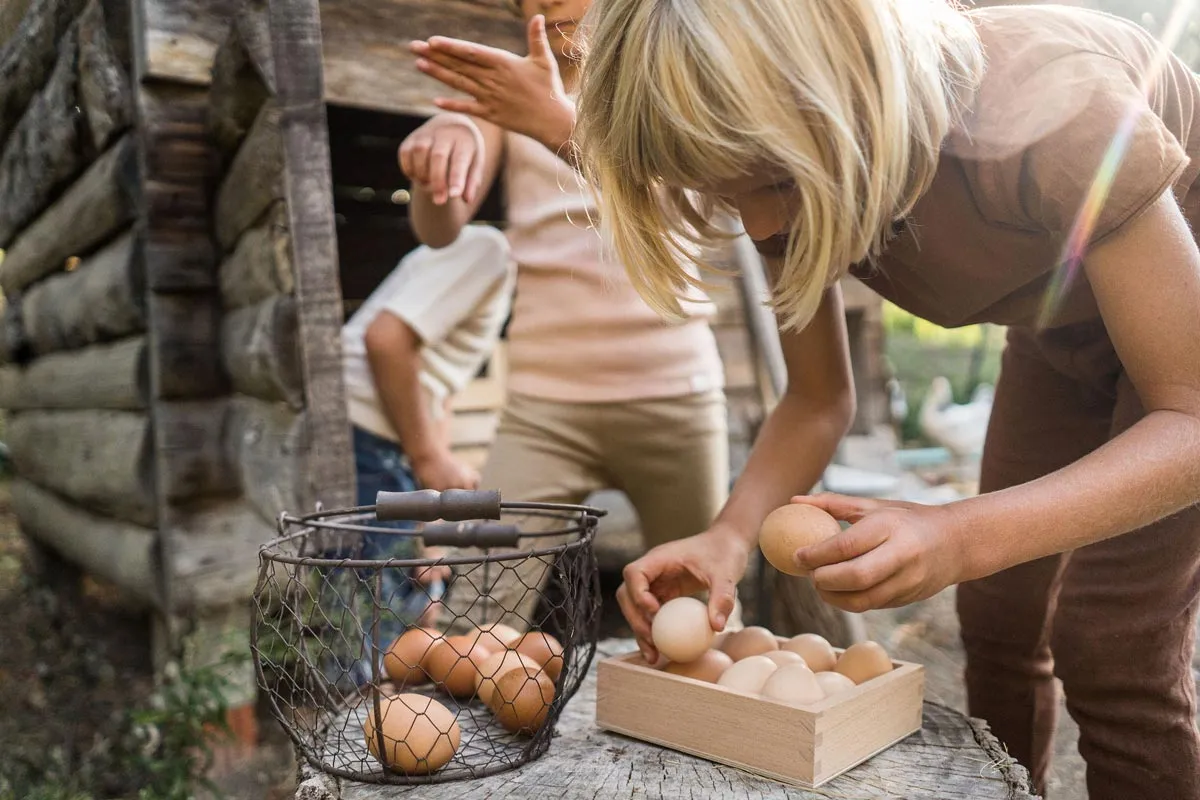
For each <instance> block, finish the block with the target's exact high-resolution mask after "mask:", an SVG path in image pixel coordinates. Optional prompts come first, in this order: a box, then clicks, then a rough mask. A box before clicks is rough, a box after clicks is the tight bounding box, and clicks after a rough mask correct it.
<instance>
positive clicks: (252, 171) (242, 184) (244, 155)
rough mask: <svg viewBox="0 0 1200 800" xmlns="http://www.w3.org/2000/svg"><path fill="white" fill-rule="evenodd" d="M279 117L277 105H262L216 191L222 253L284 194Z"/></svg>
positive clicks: (217, 228)
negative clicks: (218, 189)
mask: <svg viewBox="0 0 1200 800" xmlns="http://www.w3.org/2000/svg"><path fill="white" fill-rule="evenodd" d="M279 117H280V111H279V107H278V106H277V105H275V104H274V103H270V102H269V103H267V104H266V105H264V106H263V107H262V109H261V110H260V111H259V113H258V117H257V118H256V119H255V121H254V125H253V126H251V128H250V132H249V133H248V134H247V135H246V139H245V141H244V142H242V146H241V147H240V148H238V151H237V155H235V156H234V157H233V162H232V163H231V164H230V166H229V172H228V173H227V174H226V175H225V178H224V180H223V182H222V184H221V188H220V191H219V192H218V193H217V205H216V210H215V215H216V220H215V228H216V233H217V241H218V242H219V243H220V244H221V248H222V250H224V251H225V252H229V251H230V250H232V249H233V248H234V245H235V244H236V243H237V240H238V237H239V236H241V235H242V233H243V232H244V231H246V230H247V229H248V228H250V227H251V226H252V225H254V224H255V223H256V222H257V221H258V220H259V218H260V217H262V215H263V213H264V212H265V211H266V210H267V209H268V208H269V207H270V206H271V204H272V203H274V202H275V201H276V200H279V199H280V198H282V197H283V181H284V176H283V143H282V141H281V140H280V133H279ZM331 205H332V203H331Z"/></svg>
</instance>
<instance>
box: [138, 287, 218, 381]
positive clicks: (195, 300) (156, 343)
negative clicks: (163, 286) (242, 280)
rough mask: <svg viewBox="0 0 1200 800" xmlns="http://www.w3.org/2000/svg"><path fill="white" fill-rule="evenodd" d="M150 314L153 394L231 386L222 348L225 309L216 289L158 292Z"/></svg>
mask: <svg viewBox="0 0 1200 800" xmlns="http://www.w3.org/2000/svg"><path fill="white" fill-rule="evenodd" d="M148 314H149V319H150V369H151V372H152V374H153V375H154V376H156V377H155V378H154V379H153V382H152V384H151V385H152V388H153V397H154V398H155V399H159V400H186V399H189V398H209V397H216V396H219V395H222V394H224V393H225V392H226V391H228V388H229V381H228V379H227V378H226V376H225V373H224V371H223V369H222V367H221V357H220V350H219V349H218V348H219V345H218V342H219V337H220V324H221V309H220V302H219V300H218V298H217V295H216V292H193V293H183V292H172V293H167V292H162V293H154V294H151V295H150V299H149V305H148Z"/></svg>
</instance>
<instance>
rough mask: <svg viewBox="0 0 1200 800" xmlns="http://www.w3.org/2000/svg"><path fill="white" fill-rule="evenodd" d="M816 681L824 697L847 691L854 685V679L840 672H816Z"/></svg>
mask: <svg viewBox="0 0 1200 800" xmlns="http://www.w3.org/2000/svg"><path fill="white" fill-rule="evenodd" d="M817 683H818V684H820V686H821V689H822V690H823V691H824V692H825V696H826V697H833V696H834V695H835V694H841V693H842V692H847V691H849V690H851V689H853V688H854V687H855V685H856V684H855V683H854V681H852V680H850V679H849V678H847V677H846V676H845V675H843V674H842V673H840V672H818V673H817Z"/></svg>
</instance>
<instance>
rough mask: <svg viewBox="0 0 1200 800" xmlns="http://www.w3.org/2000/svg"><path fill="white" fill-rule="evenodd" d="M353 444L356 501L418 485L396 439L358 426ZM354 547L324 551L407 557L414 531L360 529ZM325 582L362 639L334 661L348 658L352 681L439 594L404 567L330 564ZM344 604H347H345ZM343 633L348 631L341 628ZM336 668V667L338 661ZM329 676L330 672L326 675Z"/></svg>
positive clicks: (363, 676) (366, 676)
mask: <svg viewBox="0 0 1200 800" xmlns="http://www.w3.org/2000/svg"><path fill="white" fill-rule="evenodd" d="M352 434H353V443H354V468H355V473H356V477H357V500H356V505H360V506H366V505H374V504H375V498H376V495H377V493H378V492H381V491H385V492H411V491H416V490H417V489H419V488H420V486H419V485H418V483H417V479H416V477H415V476H414V475H413V473H412V469H411V467H410V466H409V463H408V459H407V457H406V456H405V454H404V451H403V450H402V449H401V448H400V446H399V445H398V444H396V443H395V442H392V441H389V440H387V439H384V438H382V437H379V436H376V435H374V434H372V433H368V432H367V431H364V430H362V429H361V428H358V427H354V428H352ZM369 524H370V525H371V526H372V527H380V528H392V529H396V530H413V529H415V528H416V524H415V523H413V522H408V521H396V522H370V523H369ZM359 541H360V545H359V546H358V547H355V548H354V550H355V551H357V552H346V553H337V554H332V553H330V554H327V556H331V557H339V558H361V559H370V560H381V561H382V560H384V559H388V558H397V559H411V558H416V557H417V552H418V549H417V542H416V537H414V536H397V535H395V534H390V533H364V534H362V536H361V539H360V540H359ZM376 578H380V581H379V583H380V586H379V590H380V591H379V612H380V619H379V637H378V640H377V641H376V642H374V644H373V643H372V641H371V628H372V617H373V608H372V607H373V606H374V604H375V581H376ZM326 584H327V586H328V587H329V589H331V590H332V594H330V595H329V596H328V599H329V602H330V603H332V604H333V605H335V606H339V607H340V609H339V610H343V611H348V612H349V613H348V614H346V615H344V616H342V615H339V616H341V621H342V626H340V627H343V628H344V627H345V626H347V625H350V624H353V625H354V626H356V627H360V628H361V635H360V636H355V637H354V639H357V640H359V641H361V642H362V649H361V652H359V653H354V654H353V655H352V656H350V657H348V658H347V657H345V656H346V654H343V657H342V658H339V659H338V661H339V662H341V663H347V664H348V666H349V673H350V675H349V677H351V678H352V680H353V681H354V683H355V684H356V685H362V684H363V683H365V682H366V681H369V680H370V676H371V665H370V660H369V658H368V653H371V652H374V653H376V657H377V658H381V657H382V653H383V652H384V651H385V650H386V649H387V647H388V645H389V644H391V642H392V641H393V640H394V639H395V638H396V637H397V636H399V635H400V634H401V633H403V632H404V631H405V629H407V628H408V627H409V626H411V625H414V624H415V623H416V622H417V620H418V619H419V618H420V616H421V615H422V614H423V613H425V611H426V609H428V607H429V605H430V604H431V603H432V602H434V601H436V600H438V599H439V598H440V596H441V592H442V590H443V588H444V587H443V586H442V584H441V582H440V581H439V582H438V583H437V584H435V585H433V586H427V587H426V586H422V585H420V584H418V583H417V582H416V581H415V580H413V579H412V576H411V570H410V568H407V567H387V568H380V567H374V568H369V569H361V570H344V569H333V570H331V571H330V573H329V574H328V575H327V576H326ZM347 606H348V607H347ZM342 633H343V634H345V633H347V632H346V631H345V630H344V629H343V630H342ZM334 668H335V669H338V671H341V670H340V668H339V667H338V666H337V665H334ZM331 677H332V676H331Z"/></svg>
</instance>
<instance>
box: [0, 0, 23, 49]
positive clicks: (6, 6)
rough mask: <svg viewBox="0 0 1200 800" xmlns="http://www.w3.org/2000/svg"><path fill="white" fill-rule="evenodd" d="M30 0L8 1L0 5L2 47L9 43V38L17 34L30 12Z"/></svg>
mask: <svg viewBox="0 0 1200 800" xmlns="http://www.w3.org/2000/svg"><path fill="white" fill-rule="evenodd" d="M29 2H30V0H8V2H6V3H3V4H0V45H4V44H6V43H7V42H8V37H10V36H12V35H13V33H15V32H16V30H17V26H18V25H20V24H21V19H22V17H24V16H25V12H26V11H28V10H29Z"/></svg>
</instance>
